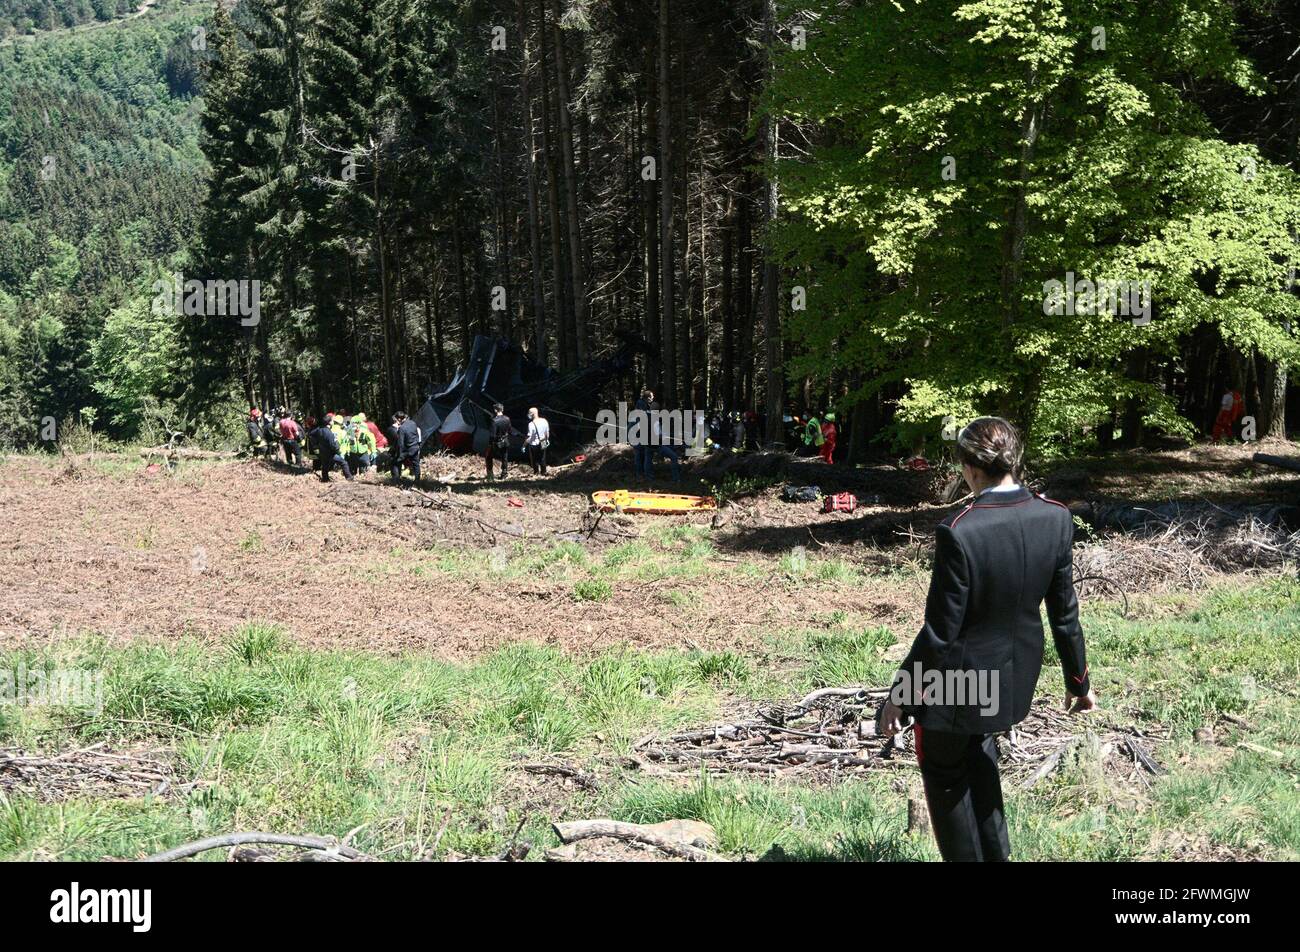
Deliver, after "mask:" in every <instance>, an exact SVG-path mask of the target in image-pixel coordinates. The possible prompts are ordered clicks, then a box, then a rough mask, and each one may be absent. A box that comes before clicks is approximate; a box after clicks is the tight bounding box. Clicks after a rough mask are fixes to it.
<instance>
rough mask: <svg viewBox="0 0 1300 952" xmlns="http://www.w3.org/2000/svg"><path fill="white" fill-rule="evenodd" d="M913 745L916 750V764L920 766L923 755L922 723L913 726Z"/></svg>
mask: <svg viewBox="0 0 1300 952" xmlns="http://www.w3.org/2000/svg"><path fill="white" fill-rule="evenodd" d="M912 746H913V747H914V748H915V750H916V765H917V766H918V767H919V766H921V760H922V757H923V755H922V753H921V725H920V724H917V725H916V726H914V727H913V728H912Z"/></svg>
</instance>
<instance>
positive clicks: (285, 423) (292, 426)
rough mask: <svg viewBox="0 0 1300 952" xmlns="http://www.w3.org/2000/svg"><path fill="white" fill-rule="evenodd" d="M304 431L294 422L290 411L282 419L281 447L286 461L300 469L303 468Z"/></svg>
mask: <svg viewBox="0 0 1300 952" xmlns="http://www.w3.org/2000/svg"><path fill="white" fill-rule="evenodd" d="M301 440H302V430H301V429H300V428H299V427H298V424H297V423H296V422H295V421H294V419H293V416H292V414H290V413H289V411H288V410H285V411H283V414H282V415H281V417H280V446H281V448H282V449H283V450H284V461H285V462H286V463H291V464H293V465H295V466H297V467H299V468H301V467H302V443H301Z"/></svg>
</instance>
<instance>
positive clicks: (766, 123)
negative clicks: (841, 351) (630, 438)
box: [763, 0, 785, 443]
mask: <svg viewBox="0 0 1300 952" xmlns="http://www.w3.org/2000/svg"><path fill="white" fill-rule="evenodd" d="M763 35H764V40H765V46H766V47H767V49H769V50H770V49H771V48H772V44H773V43H775V41H776V2H775V0H764V4H763ZM767 71H768V76H769V80H770V77H771V72H772V63H771V58H770V54H769V59H768V63H767ZM780 131H781V130H780V126H779V125H778V123H777V122H776V121H775V120H774V119H773V118H772V117H771V116H769V117H767V118H766V119H764V120H763V157H764V158H765V159H766V161H767V165H768V176H769V178H768V182H767V188H766V189H765V190H764V193H763V222H764V224H765V225H766V226H767V228H768V229H771V228H772V227H773V226H774V224H775V222H776V215H777V211H778V209H779V206H780V193H779V192H778V191H777V180H776V157H777V146H778V137H779V136H780ZM774 255H775V253H774V250H773V249H772V248H771V247H770V245H769V247H767V248H766V249H765V254H764V256H763V262H764V263H763V333H764V335H765V336H766V338H767V341H766V344H767V347H766V350H765V351H764V360H763V386H764V388H765V390H766V396H767V441H768V442H769V443H779V442H780V441H781V440H782V439H783V436H784V434H783V432H782V430H783V427H782V426H781V410H782V407H783V406H784V404H785V379H784V374H783V368H782V362H781V315H780V312H779V311H778V309H777V279H778V275H777V269H776V261H775V260H773V259H774Z"/></svg>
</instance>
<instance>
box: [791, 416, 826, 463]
mask: <svg viewBox="0 0 1300 952" xmlns="http://www.w3.org/2000/svg"><path fill="white" fill-rule="evenodd" d="M796 419H798V418H797V417H796ZM825 441H826V438H825V437H824V436H822V421H821V420H819V419H817V417H815V416H812V415H809V417H808V420H807V421H806V422H805V423H804V425H803V445H804V450H805V453H804V455H805V456H814V455H816V454H818V453H820V452H821V448H822V444H823V443H824V442H825Z"/></svg>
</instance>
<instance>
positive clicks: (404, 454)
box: [394, 417, 420, 459]
mask: <svg viewBox="0 0 1300 952" xmlns="http://www.w3.org/2000/svg"><path fill="white" fill-rule="evenodd" d="M394 449H395V451H396V453H397V458H398V459H410V458H411V457H412V456H418V455H419V453H420V431H419V428H418V427H416V425H415V421H414V420H412V419H410V418H409V417H408V418H407V419H405V420H403V421H402V425H401V426H399V427H398V428H397V432H396V433H395V434H394Z"/></svg>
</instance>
